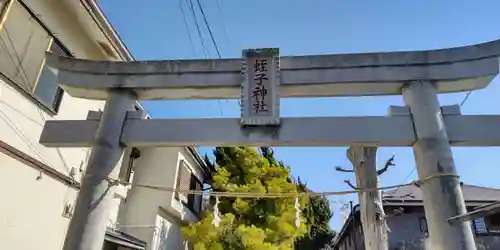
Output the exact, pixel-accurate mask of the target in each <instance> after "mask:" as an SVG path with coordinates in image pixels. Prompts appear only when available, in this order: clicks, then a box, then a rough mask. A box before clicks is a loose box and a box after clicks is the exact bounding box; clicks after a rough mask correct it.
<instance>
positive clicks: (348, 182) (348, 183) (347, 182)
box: [344, 180, 358, 190]
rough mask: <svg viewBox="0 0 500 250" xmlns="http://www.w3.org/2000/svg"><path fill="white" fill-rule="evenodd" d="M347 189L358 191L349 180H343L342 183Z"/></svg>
mask: <svg viewBox="0 0 500 250" xmlns="http://www.w3.org/2000/svg"><path fill="white" fill-rule="evenodd" d="M344 182H345V183H346V184H347V185H348V186H349V187H351V188H352V189H354V190H358V188H357V187H356V186H354V185H353V184H352V183H351V182H350V181H349V180H345V181H344Z"/></svg>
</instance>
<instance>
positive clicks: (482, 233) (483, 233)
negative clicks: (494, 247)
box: [471, 217, 500, 236]
mask: <svg viewBox="0 0 500 250" xmlns="http://www.w3.org/2000/svg"><path fill="white" fill-rule="evenodd" d="M481 220H482V222H483V223H484V228H486V232H478V231H477V224H476V223H478V222H479V221H481ZM471 222H472V226H473V228H474V234H475V235H477V236H498V235H500V231H496V230H495V231H491V230H490V229H489V228H488V224H487V223H486V219H485V218H484V217H481V218H478V219H475V220H472V221H471Z"/></svg>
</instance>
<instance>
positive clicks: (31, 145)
mask: <svg viewBox="0 0 500 250" xmlns="http://www.w3.org/2000/svg"><path fill="white" fill-rule="evenodd" d="M3 30H5V35H6V36H7V39H8V40H9V42H10V45H11V47H12V51H13V52H14V54H15V59H17V61H18V67H19V69H20V72H21V73H22V74H21V75H20V80H21V82H20V84H21V85H22V86H24V87H25V88H26V90H27V91H29V90H30V88H31V87H32V86H31V85H30V84H29V78H28V74H27V73H26V69H25V68H24V66H23V63H22V60H21V57H20V55H19V53H18V52H17V50H16V48H15V47H14V42H13V40H12V38H11V36H10V32H9V30H8V28H7V27H5V26H4V27H3ZM0 43H1V46H2V48H3V49H5V52H6V53H7V54H8V55H9V58H10V60H11V62H12V63H13V64H14V65H16V63H15V60H14V56H13V55H12V54H11V53H10V51H9V49H8V48H7V44H6V43H5V40H4V39H3V37H2V36H0ZM16 71H18V72H19V70H16ZM23 76H24V79H23ZM35 107H36V110H37V112H38V114H39V116H40V118H41V119H42V121H43V122H45V121H46V120H47V119H46V118H45V116H44V114H43V111H42V110H41V109H40V108H39V107H38V106H36V105H35ZM1 116H2V117H1V119H2V120H3V121H4V122H6V123H8V122H7V120H6V119H8V120H9V121H10V119H9V118H8V116H7V115H6V114H5V113H4V112H3V111H2V114H1ZM11 123H12V126H11V125H9V126H10V127H11V128H12V129H14V131H15V132H16V133H17V134H18V136H19V137H20V138H21V139H22V140H23V141H24V142H25V143H27V144H28V147H30V148H31V150H32V151H33V152H34V153H35V154H36V155H37V156H38V157H39V158H40V159H41V160H42V161H43V162H44V163H45V164H47V165H49V166H50V167H52V168H54V167H53V166H51V164H49V162H48V161H47V160H46V159H45V157H44V156H43V154H42V153H41V152H40V151H38V150H37V148H36V146H34V145H33V143H31V141H30V140H29V138H27V137H26V136H25V135H24V134H23V133H22V131H21V130H20V129H19V128H18V127H17V126H15V125H14V123H13V122H12V121H11ZM56 151H57V154H58V155H59V158H60V159H61V161H62V164H63V166H64V168H65V169H66V171H67V172H68V174H69V173H70V171H71V170H70V168H69V167H68V164H67V162H66V160H65V159H64V157H63V156H62V153H61V151H60V149H59V148H56Z"/></svg>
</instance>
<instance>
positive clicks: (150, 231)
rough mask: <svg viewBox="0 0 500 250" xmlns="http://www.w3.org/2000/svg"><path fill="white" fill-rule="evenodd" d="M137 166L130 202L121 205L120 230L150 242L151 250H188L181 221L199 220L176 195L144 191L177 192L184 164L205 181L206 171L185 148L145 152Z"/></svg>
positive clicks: (147, 149) (128, 200) (143, 149)
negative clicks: (204, 174) (174, 190)
mask: <svg viewBox="0 0 500 250" xmlns="http://www.w3.org/2000/svg"><path fill="white" fill-rule="evenodd" d="M140 150H141V157H140V158H138V159H137V160H136V162H135V164H134V169H135V171H134V180H133V184H132V188H131V189H130V190H129V192H128V194H127V199H126V201H124V202H123V203H122V204H121V207H120V212H119V216H118V222H117V223H118V225H117V228H118V229H119V230H121V231H123V232H125V233H128V234H130V235H132V236H134V237H136V238H138V239H140V240H143V241H145V242H147V246H148V249H149V250H159V249H161V250H163V249H168V250H184V248H185V244H184V240H183V239H182V233H181V232H180V225H181V221H186V222H189V221H195V220H196V219H197V218H196V216H195V215H194V214H193V213H192V212H191V211H190V210H189V209H187V208H186V207H185V206H184V205H182V204H181V203H180V202H179V201H178V200H176V199H175V198H174V193H173V192H168V191H162V190H156V189H151V188H145V187H140V186H137V185H147V186H155V187H165V188H174V187H175V186H176V180H177V174H178V165H179V162H180V161H181V160H184V161H186V164H188V166H189V167H190V168H191V169H192V170H193V172H194V173H195V175H196V176H197V177H198V178H199V179H200V180H201V181H203V174H202V170H201V168H200V166H199V164H197V163H196V162H195V161H194V159H193V158H192V157H191V154H190V153H189V152H188V151H187V150H186V149H184V148H178V147H157V148H141V149H140Z"/></svg>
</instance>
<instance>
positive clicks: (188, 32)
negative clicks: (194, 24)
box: [178, 0, 196, 54]
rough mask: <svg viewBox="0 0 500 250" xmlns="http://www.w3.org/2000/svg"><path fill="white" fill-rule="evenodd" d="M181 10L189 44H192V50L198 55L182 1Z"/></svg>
mask: <svg viewBox="0 0 500 250" xmlns="http://www.w3.org/2000/svg"><path fill="white" fill-rule="evenodd" d="M178 2H179V8H180V9H181V13H182V19H183V20H184V27H185V28H186V32H187V35H188V38H189V44H191V49H192V50H193V53H195V54H196V52H195V51H196V50H195V47H194V43H193V38H192V37H191V32H190V31H189V25H188V22H187V18H186V14H185V12H184V8H183V7H182V1H181V0H179V1H178Z"/></svg>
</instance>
